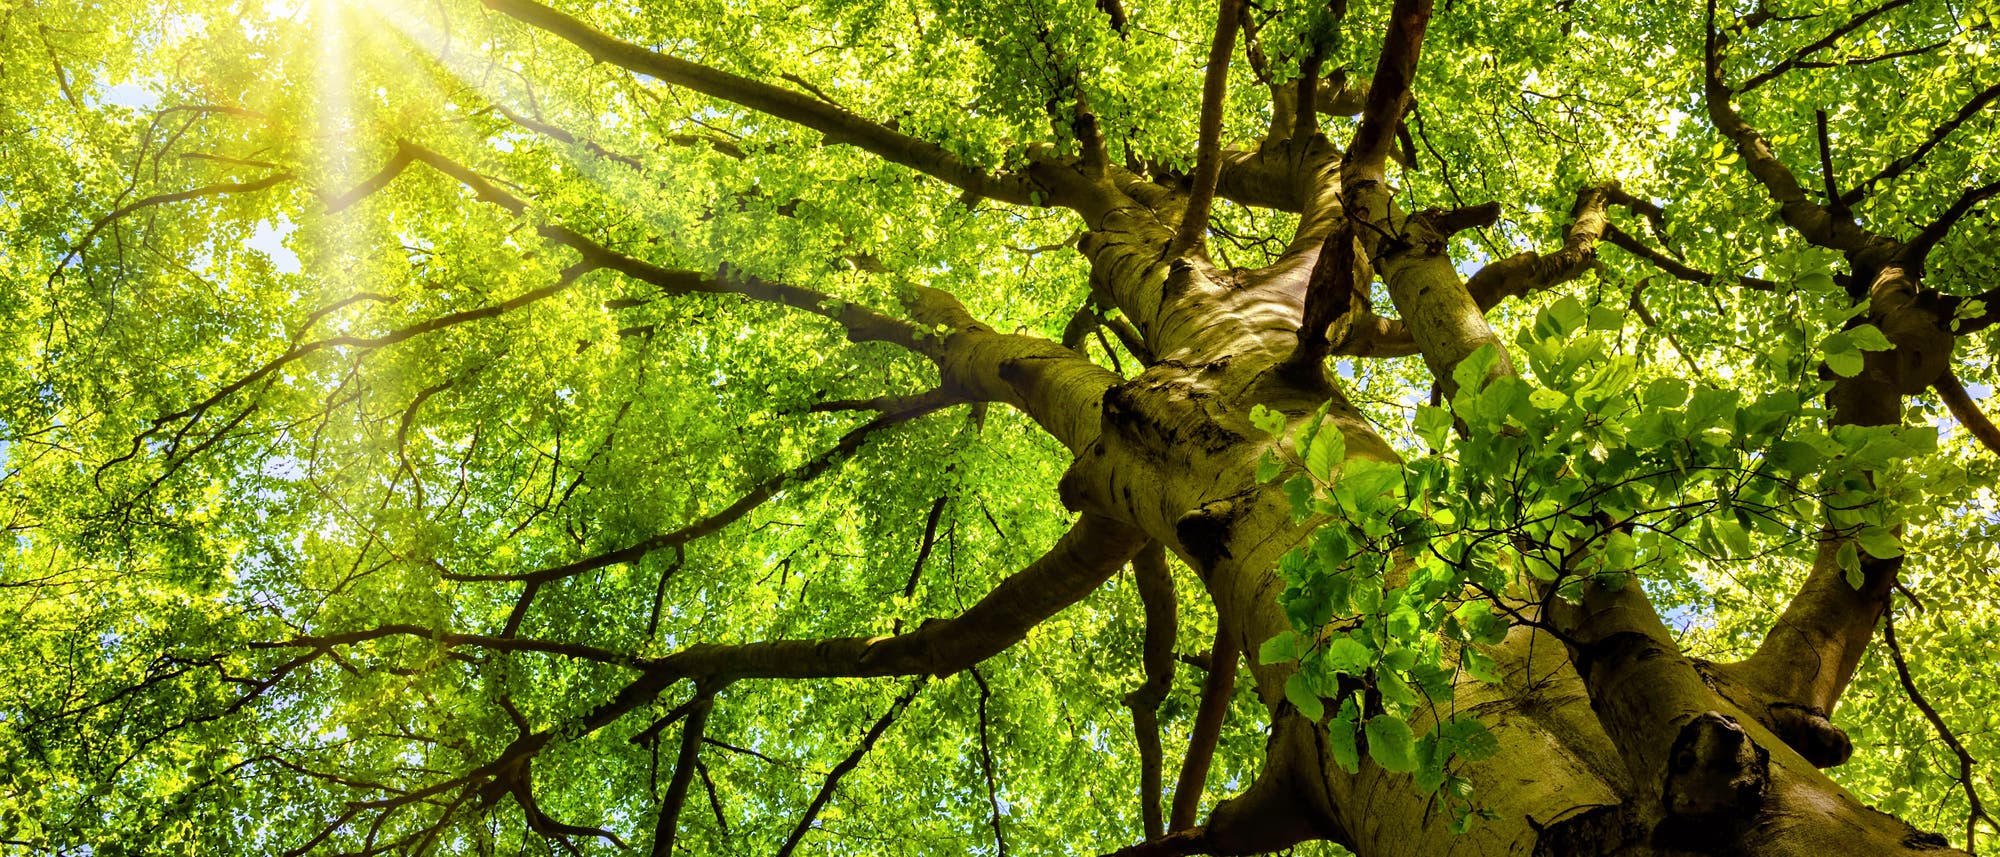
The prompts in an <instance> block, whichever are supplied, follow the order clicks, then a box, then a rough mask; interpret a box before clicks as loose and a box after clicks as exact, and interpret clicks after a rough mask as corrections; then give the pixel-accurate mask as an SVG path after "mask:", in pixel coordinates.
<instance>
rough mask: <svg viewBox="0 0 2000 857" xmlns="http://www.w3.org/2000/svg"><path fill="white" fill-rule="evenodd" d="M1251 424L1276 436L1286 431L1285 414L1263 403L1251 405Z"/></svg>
mask: <svg viewBox="0 0 2000 857" xmlns="http://www.w3.org/2000/svg"><path fill="white" fill-rule="evenodd" d="M1250 424H1251V425H1253V426H1256V427H1257V430H1258V431H1261V432H1263V433H1265V434H1268V435H1272V436H1274V437H1275V436H1277V435H1281V434H1284V433H1285V415H1284V414H1283V413H1280V412H1278V411H1274V410H1271V409H1270V408H1267V407H1264V406H1263V405H1251V406H1250Z"/></svg>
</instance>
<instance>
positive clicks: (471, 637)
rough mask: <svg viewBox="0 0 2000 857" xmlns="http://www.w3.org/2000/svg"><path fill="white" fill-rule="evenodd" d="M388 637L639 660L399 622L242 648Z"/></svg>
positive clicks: (319, 646)
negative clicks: (457, 632)
mask: <svg viewBox="0 0 2000 857" xmlns="http://www.w3.org/2000/svg"><path fill="white" fill-rule="evenodd" d="M389 637H414V638H417V639H421V640H429V641H431V642H434V643H437V644H439V645H442V646H446V647H452V646H472V647H474V648H480V649H491V650H494V651H500V652H541V653H543V654H550V655H561V656H563V657H566V658H576V659H578V660H585V661H596V662H598V663H604V664H612V665H614V666H621V667H631V668H635V669H636V668H639V667H640V666H641V664H640V662H639V659H638V658H636V657H634V656H632V655H627V654H622V653H619V652H613V651H610V650H607V649H600V648H597V647H596V646H586V645H583V644H581V643H559V642H553V641H549V640H524V639H519V638H507V637H489V636H483V635H479V634H455V633H451V632H449V631H443V630H440V629H437V628H428V627H425V626H422V625H406V624H400V623H391V624H386V625H377V626H375V627H373V628H363V629H360V630H356V631H342V632H339V633H334V634H320V635H308V636H302V637H293V638H292V639H289V640H276V641H266V640H257V641H252V642H250V643H247V644H246V645H247V646H248V647H249V648H252V649H315V650H318V651H330V650H332V649H333V648H334V647H336V646H351V645H354V644H356V643H362V642H367V641H369V640H380V639H385V638H389Z"/></svg>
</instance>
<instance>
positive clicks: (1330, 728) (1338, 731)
mask: <svg viewBox="0 0 2000 857" xmlns="http://www.w3.org/2000/svg"><path fill="white" fill-rule="evenodd" d="M1357 712H1358V709H1357V707H1356V706H1355V704H1354V697H1352V696H1350V697H1348V698H1347V699H1345V700H1343V701H1342V702H1341V703H1340V715H1339V716H1338V717H1335V718H1334V719H1333V722H1331V723H1328V724H1327V727H1326V735H1327V744H1328V749H1329V750H1331V751H1333V761H1334V763H1335V764H1338V765H1340V769H1341V770H1343V771H1346V772H1348V773H1350V774H1358V773H1360V772H1361V746H1360V744H1359V743H1358V742H1357V741H1356V740H1355V738H1356V734H1355V733H1356V732H1358V731H1359V730H1360V724H1359V723H1357V722H1355V721H1356V720H1357V719H1358V718H1359V714H1358V713H1357Z"/></svg>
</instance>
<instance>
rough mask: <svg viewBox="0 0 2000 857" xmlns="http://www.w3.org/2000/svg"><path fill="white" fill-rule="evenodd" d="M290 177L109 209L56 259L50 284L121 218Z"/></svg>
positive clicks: (266, 186)
mask: <svg viewBox="0 0 2000 857" xmlns="http://www.w3.org/2000/svg"><path fill="white" fill-rule="evenodd" d="M292 178H293V176H292V174H291V173H273V174H271V175H268V176H265V177H263V178H261V179H256V180H254V181H247V182H216V183H215V184H211V185H203V186H201V187H198V188H194V189H192V190H182V191H175V192H173V193H161V194H154V195H152V196H149V197H146V198H144V199H140V200H137V201H135V202H129V203H126V204H124V205H121V206H119V207H117V208H115V209H112V211H111V213H110V214H107V215H104V216H103V217H100V218H98V219H97V221H96V222H94V223H92V224H90V229H89V230H87V231H85V232H84V233H83V237H82V238H80V239H78V240H77V242H76V243H75V244H73V245H71V246H70V248H69V252H67V253H64V254H63V257H62V258H61V259H58V260H56V264H55V269H54V270H53V271H50V272H49V282H51V283H53V282H55V280H56V277H58V276H60V275H61V274H62V272H63V270H64V269H65V268H68V267H69V263H70V262H71V261H73V260H75V259H76V258H77V257H78V256H79V255H81V254H82V253H83V251H84V249H85V248H88V247H89V246H90V245H91V242H93V241H95V240H97V234H98V233H100V232H103V231H104V229H105V227H107V226H110V225H111V224H113V223H116V222H117V221H118V220H119V219H120V218H123V217H124V216H126V215H128V214H131V213H132V212H135V211H139V210H141V209H146V208H151V207H153V206H156V205H167V204H169V203H175V202H186V201H188V200H190V199H200V198H202V197H209V196H224V195H228V194H237V193H255V192H257V191H260V190H266V189H269V188H271V187H274V186H276V185H279V184H282V183H284V182H288V181H291V180H292Z"/></svg>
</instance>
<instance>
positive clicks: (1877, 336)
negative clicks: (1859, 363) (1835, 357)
mask: <svg viewBox="0 0 2000 857" xmlns="http://www.w3.org/2000/svg"><path fill="white" fill-rule="evenodd" d="M1847 341H1848V342H1849V343H1850V344H1852V345H1853V346H1854V347H1855V348H1859V349H1861V350H1862V351H1888V350H1889V349H1891V348H1894V347H1896V346H1895V344H1894V343H1892V342H1890V341H1889V337H1887V336H1884V335H1882V330H1881V329H1880V328H1878V327H1876V326H1875V325H1872V324H1861V325H1855V326H1854V327H1851V328H1848V329H1847Z"/></svg>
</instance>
